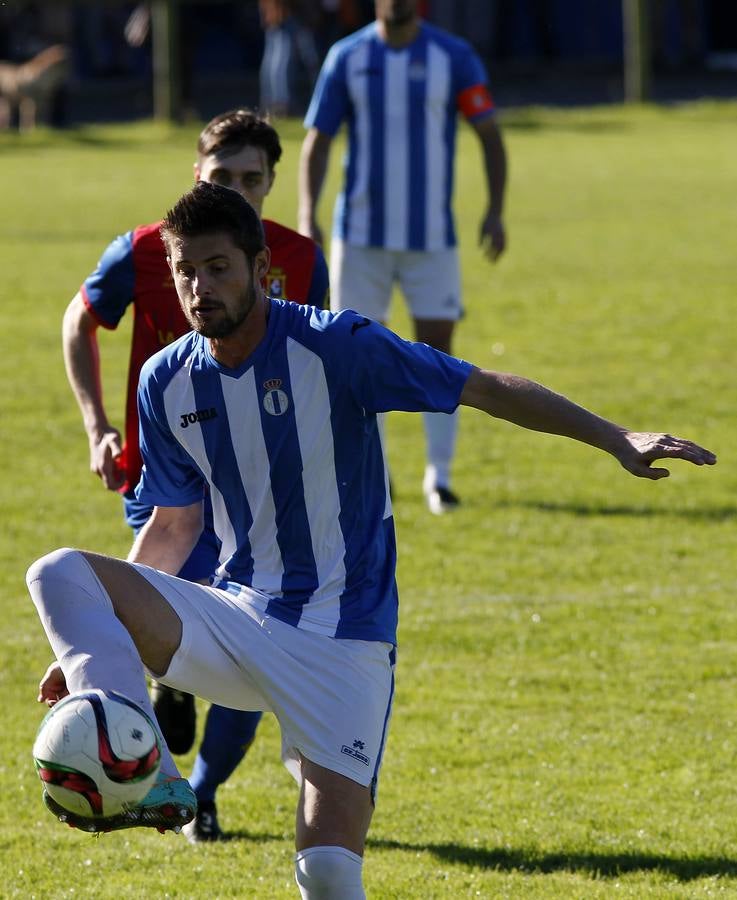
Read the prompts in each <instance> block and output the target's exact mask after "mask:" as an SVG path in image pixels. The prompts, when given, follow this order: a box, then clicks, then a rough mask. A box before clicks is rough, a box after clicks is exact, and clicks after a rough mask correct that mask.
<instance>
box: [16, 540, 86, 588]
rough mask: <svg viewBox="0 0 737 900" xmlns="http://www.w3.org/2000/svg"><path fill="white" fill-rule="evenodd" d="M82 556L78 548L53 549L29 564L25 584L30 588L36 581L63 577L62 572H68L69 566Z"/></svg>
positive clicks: (73, 564) (71, 566)
mask: <svg viewBox="0 0 737 900" xmlns="http://www.w3.org/2000/svg"><path fill="white" fill-rule="evenodd" d="M82 558H83V557H82V554H81V553H80V551H79V550H71V549H70V548H69V547H62V548H61V549H60V550H53V551H52V552H51V553H47V554H46V556H42V557H41V558H40V559H37V560H36V562H34V563H32V564H31V565H30V567H29V569H28V571H27V572H26V584H27V585H28V587H29V588H30V587H31V585H32V584H33V583H34V582H37V581H41V582H43V581H47V580H49V579H51V580H54V579H56V578H59V577H64V573H68V572H69V570H70V568H72V569H73V568H74V566H75V564H76V562H77V560H78V559H79V560H82Z"/></svg>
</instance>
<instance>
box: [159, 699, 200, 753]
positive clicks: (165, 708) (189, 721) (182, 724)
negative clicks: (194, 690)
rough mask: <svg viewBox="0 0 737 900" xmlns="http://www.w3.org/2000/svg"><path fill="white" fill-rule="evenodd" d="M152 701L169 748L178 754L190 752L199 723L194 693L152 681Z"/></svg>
mask: <svg viewBox="0 0 737 900" xmlns="http://www.w3.org/2000/svg"><path fill="white" fill-rule="evenodd" d="M151 703H152V704H153V708H154V712H155V713H156V719H157V721H158V723H159V728H161V733H162V734H163V735H164V740H165V741H166V744H167V746H168V748H169V750H170V751H171V752H172V753H176V754H177V755H179V754H182V753H189V751H190V750H191V749H192V744H193V743H194V738H195V729H196V725H197V710H196V708H195V703H194V697H193V696H192V694H185V693H184V691H176V690H174V688H170V687H167V686H166V685H165V684H160V683H159V682H158V681H152V682H151Z"/></svg>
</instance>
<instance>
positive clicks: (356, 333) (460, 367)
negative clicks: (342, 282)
mask: <svg viewBox="0 0 737 900" xmlns="http://www.w3.org/2000/svg"><path fill="white" fill-rule="evenodd" d="M338 319H341V320H342V321H341V328H342V330H343V332H344V338H343V340H341V341H340V348H341V349H340V352H341V356H342V359H341V364H342V366H343V367H344V377H345V378H346V380H347V383H348V384H349V385H350V390H351V392H352V394H353V397H354V399H355V401H356V402H357V403H358V404H359V405H360V406H362V407H363V408H364V409H366V410H367V411H369V412H372V413H379V412H389V411H390V410H401V411H403V412H444V413H451V412H453V411H454V410H455V409H456V407H457V406H458V401H459V399H460V396H461V392H462V391H463V386H464V385H465V383H466V380H467V379H468V376H469V375H470V373H471V370H472V369H473V366H472V365H471V364H470V363H468V362H465V360H461V359H457V358H456V357H454V356H448V355H447V354H446V353H441V352H440V351H439V350H434V349H433V348H432V347H429V346H428V345H427V344H418V343H412V342H410V341H405V340H403V339H402V338H400V337H398V336H397V335H396V334H394V332H392V331H389V329H388V328H384V326H383V325H380V324H379V323H378V322H374V321H372V320H371V319H367V318H366V317H365V316H361V315H359V314H358V313H355V312H353V311H352V310H346V312H344V313H341V314H340V315H339V316H337V317H336V322H337V321H338Z"/></svg>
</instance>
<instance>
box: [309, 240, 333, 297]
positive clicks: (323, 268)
mask: <svg viewBox="0 0 737 900" xmlns="http://www.w3.org/2000/svg"><path fill="white" fill-rule="evenodd" d="M329 288H330V279H329V276H328V264H327V263H326V262H325V254H324V253H323V252H322V250H321V248H320V247H318V246H317V245H315V266H314V268H313V270H312V278H311V279H310V288H309V291H308V292H307V303H308V305H309V306H316V307H317V308H318V309H326V308H327V307H328V305H329V296H328V291H329Z"/></svg>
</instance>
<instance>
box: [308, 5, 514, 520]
mask: <svg viewBox="0 0 737 900" xmlns="http://www.w3.org/2000/svg"><path fill="white" fill-rule="evenodd" d="M375 13H376V21H375V22H373V23H371V24H370V25H368V26H366V27H365V28H363V29H361V30H360V31H358V32H357V33H355V34H353V35H349V36H348V37H346V38H344V39H343V40H341V41H339V42H338V43H336V44H335V45H334V46H333V48H332V49H331V51H330V52H329V54H328V56H327V58H326V60H325V62H324V64H323V67H322V69H321V72H320V76H319V78H318V82H317V85H316V87H315V92H314V94H313V98H312V102H311V104H310V107H309V109H308V111H307V116H306V118H305V126H306V127H307V128H308V132H307V135H306V137H305V140H304V144H303V147H302V158H301V166H300V212H299V230H300V232H301V233H302V234H305V235H308V236H309V237H312V238H314V239H315V240H316V241H318V243H321V242H322V233H321V230H320V228H319V226H318V224H317V205H318V200H319V197H320V193H321V191H322V187H323V183H324V180H325V175H326V172H327V167H328V160H329V153H330V146H331V143H332V140H333V138H334V136H335V134H336V133H337V131H338V129H339V128H340V126H341V124H342V123H343V122H346V123H347V125H348V153H347V157H346V162H345V183H344V186H343V190H342V193H341V194H340V196H339V197H338V200H337V202H336V206H335V212H334V221H333V236H332V244H331V253H330V276H331V307H332V309H333V310H340V309H345V308H348V307H349V308H352V309H356V310H358V311H359V312H361V313H363V314H364V315H366V316H370V317H371V318H373V319H377V320H379V321H381V322H386V320H387V314H388V308H389V301H390V299H391V292H392V286H393V284H394V283H395V282H397V283H398V284H399V285H400V287H401V289H402V292H403V294H404V296H405V299H406V301H407V303H408V305H409V308H410V312H411V315H412V318H413V321H414V329H415V338H416V340H418V341H421V342H424V343H427V344H429V345H430V346H431V347H435V348H436V349H438V350H443V351H444V352H446V353H450V352H451V350H452V347H451V341H452V336H453V329H454V326H455V323H456V321H457V320H458V319H459V318H460V317H461V315H462V304H461V284H460V270H459V262H458V251H457V247H456V235H455V228H454V223H453V216H452V212H451V206H450V204H451V193H452V187H453V161H454V149H455V132H456V123H457V114H458V111H460V112H461V113H462V114H463V115H464V116H465V118H466V119H467V120H468V121H469V122H470V124H471V126H472V127H473V129H474V130H475V132H476V134H477V135H478V137H479V140H480V143H481V148H482V154H483V171H484V176H485V180H486V186H487V191H488V195H489V201H488V207H487V209H486V212H485V213H484V217H483V219H482V222H481V228H480V240H481V243H482V245H483V247H484V249H485V252H486V254H487V255H488V257H489V259H491V260H496V259H497V257H498V256H499V255H500V254H501V253H502V252H503V250H504V246H505V232H504V225H503V222H502V210H503V203H504V189H505V184H506V154H505V150H504V144H503V142H502V138H501V134H500V132H499V128H498V127H497V124H496V121H495V116H494V103H493V101H492V98H491V95H490V93H489V90H488V87H487V78H486V73H485V71H484V68H483V65H482V63H481V61H480V60H479V58H478V56H477V55H476V54H475V52H474V51H473V49H472V48H471V46H470V45H469V44H468V43H467V42H466V41H464V40H462V39H460V38H457V37H454V36H452V35H450V34H448V33H447V32H444V31H441V30H440V29H438V28H435V27H433V26H431V25H429V24H427V23H426V22H425V21H423V20H422V19H420V18H419V16H418V14H417V0H376V3H375ZM424 422H425V432H426V438H427V465H426V468H425V476H424V480H423V491H424V494H425V496H426V498H427V503H428V507H429V509H430V511H431V512H433V513H436V514H441V513H443V512H445V511H447V510H448V509H451V508H452V507H454V506H456V505H457V504H458V498H457V497H456V495H455V494H454V493H453V492H452V491H451V489H450V469H451V461H452V458H453V453H454V449H455V437H456V431H457V411H456V412H455V413H453V414H452V415H446V414H444V413H426V414H425V415H424Z"/></svg>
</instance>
